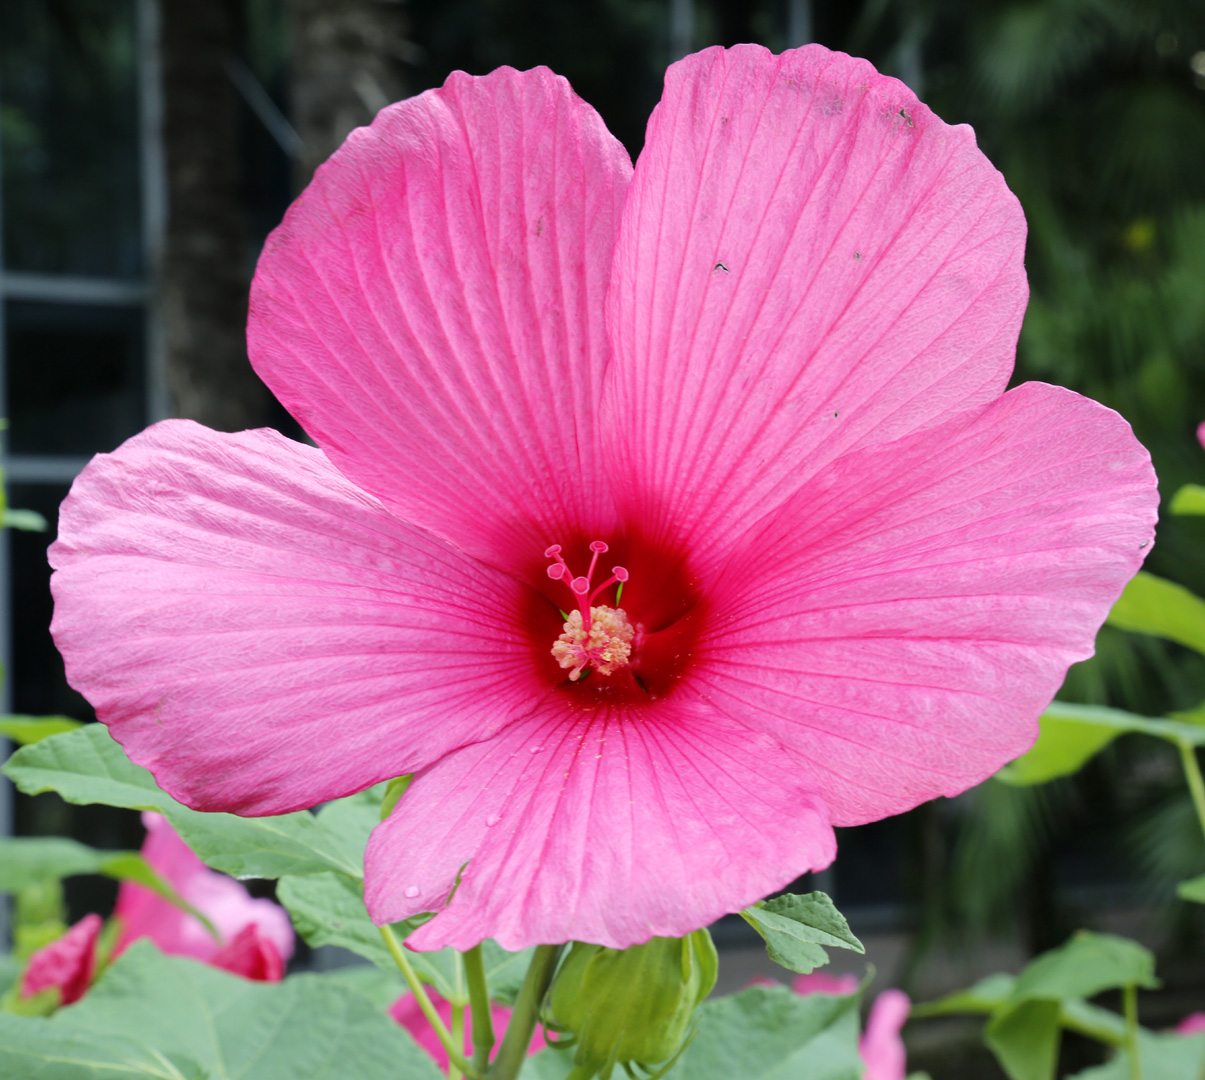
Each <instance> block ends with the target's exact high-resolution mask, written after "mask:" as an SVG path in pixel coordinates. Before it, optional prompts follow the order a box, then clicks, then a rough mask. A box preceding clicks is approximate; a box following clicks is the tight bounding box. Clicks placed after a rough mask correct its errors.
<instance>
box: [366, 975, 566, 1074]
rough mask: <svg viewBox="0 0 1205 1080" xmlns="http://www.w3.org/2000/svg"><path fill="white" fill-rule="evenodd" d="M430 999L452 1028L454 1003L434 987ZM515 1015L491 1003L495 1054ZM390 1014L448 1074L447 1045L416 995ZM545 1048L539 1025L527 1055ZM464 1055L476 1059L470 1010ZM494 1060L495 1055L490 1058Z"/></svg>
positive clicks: (406, 997)
mask: <svg viewBox="0 0 1205 1080" xmlns="http://www.w3.org/2000/svg"><path fill="white" fill-rule="evenodd" d="M427 996H428V997H429V998H430V999H431V1004H432V1005H434V1006H435V1011H436V1012H437V1013H439V1018H440V1019H441V1020H442V1021H443V1022H444V1025H445V1026H446V1027H448V1028H449V1030H450V1029H451V1025H452V1003H451V1002H450V1001H448V1000H447V999H446V998H445V997H443V996H442V995H441V994H439V993H438V992H437V991H435V990H433V989H431V988H430V987H428V988H427ZM511 1012H512V1010H511V1009H508V1008H507V1007H506V1006H505V1005H498V1004H495V1003H493V1002H491V1003H490V1016H491V1017H492V1019H493V1022H494V1038H495V1040H496V1041H495V1043H494V1053H497V1051H498V1045H499V1044H500V1043H501V1042H502V1036H503V1035H505V1034H506V1025H507V1024H509V1023H510V1015H511ZM389 1015H390V1016H392V1017H393V1018H394V1019H395V1020H396V1021H397V1022H398V1023H399V1024H401V1025H402V1027H404V1028H405V1029H406V1030H407V1031H408V1032H410V1034H411V1035H413V1036H414V1041H415V1042H417V1043H418V1045H419V1046H421V1047H422V1048H423V1049H424V1050H426V1051H427V1053H428V1054H430V1055H431V1056H432V1057H433V1058H434V1059H435V1062H436V1064H437V1065H438V1066H439V1067H440V1068H441V1069H443V1070H444V1071H447V1068H448V1052H447V1050H445V1049H444V1046H443V1043H441V1042H440V1041H439V1037H438V1036H437V1035H436V1034H435V1029H434V1028H433V1027H432V1026H431V1025H430V1024H429V1023H427V1018H426V1017H425V1016H423V1012H422V1010H421V1009H420V1008H419V1007H418V1002H417V1001H415V1000H414V995H413V994H403V995H402V996H401V997H400V998H398V999H397V1001H395V1002H394V1003H393V1005H391V1006H390V1008H389ZM543 1048H544V1028H543V1026H541V1025H537V1026H536V1030H535V1034H534V1035H532V1037H531V1046H530V1047H529V1048H528V1051H527V1053H528V1055H529V1056H530V1055H531V1054H534V1053H536V1052H538V1051H540V1050H542V1049H543ZM464 1052H465V1056H466V1057H469V1058H471V1057H472V1056H473V1016H472V1012H471V1011H470V1010H469V1009H465V1014H464ZM490 1060H491V1061H492V1060H493V1054H491V1055H490Z"/></svg>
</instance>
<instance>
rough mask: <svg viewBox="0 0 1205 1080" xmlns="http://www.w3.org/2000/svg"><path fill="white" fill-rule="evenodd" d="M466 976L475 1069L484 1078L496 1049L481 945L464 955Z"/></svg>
mask: <svg viewBox="0 0 1205 1080" xmlns="http://www.w3.org/2000/svg"><path fill="white" fill-rule="evenodd" d="M464 974H465V979H466V980H467V982H468V984H469V1008H470V1009H471V1010H472V1016H473V1068H475V1069H476V1070H477V1071H478V1072H479V1073H481V1074H482V1075H483V1076H484V1075H485V1073H486V1071H487V1070H488V1069H489V1067H490V1051H491V1050H493V1048H494V1018H493V1016H492V1015H491V1013H490V992H489V986H488V984H487V983H486V981H485V961H484V959H482V956H481V946H480V945H474V946H473V947H472V948H471V949H469V951H468V952H466V953H465V954H464Z"/></svg>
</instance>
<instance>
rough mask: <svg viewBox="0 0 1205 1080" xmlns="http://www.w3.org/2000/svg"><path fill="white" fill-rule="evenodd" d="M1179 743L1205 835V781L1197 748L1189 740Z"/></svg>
mask: <svg viewBox="0 0 1205 1080" xmlns="http://www.w3.org/2000/svg"><path fill="white" fill-rule="evenodd" d="M1177 743H1178V744H1179V747H1180V760H1181V761H1182V762H1183V763H1184V778H1185V779H1186V780H1187V781H1188V790H1189V792H1191V794H1192V803H1193V806H1195V807H1196V808H1197V820H1198V821H1199V822H1200V823H1201V832H1202V833H1205V780H1202V778H1201V766H1200V765H1199V764H1198V763H1197V751H1196V747H1194V746H1193V745H1192V743H1190V742H1188V741H1187V740H1183V741H1181V740H1177Z"/></svg>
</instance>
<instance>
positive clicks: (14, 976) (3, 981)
mask: <svg viewBox="0 0 1205 1080" xmlns="http://www.w3.org/2000/svg"><path fill="white" fill-rule="evenodd" d="M23 967H24V965H23V964H22V963H21V961H20V960H18V959H17V958H16V957H15V956H14V955H13V954H12V953H0V994H4V993H5V992H6V991H7V990H8V988H9V987H10V986H13V985H15V984H16V982H17V980H18V979H19V978H21V971H22V968H23Z"/></svg>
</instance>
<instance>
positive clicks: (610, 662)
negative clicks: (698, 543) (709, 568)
mask: <svg viewBox="0 0 1205 1080" xmlns="http://www.w3.org/2000/svg"><path fill="white" fill-rule="evenodd" d="M583 546H587V545H583ZM572 547H573V546H572V545H570V546H569V547H568V551H569V553H570V554H569V558H568V559H567V558H566V555H565V554H564V553H565V552H566V550H567V549H566V548H563V547H562V546H561V545H560V544H553V545H552V546H551V547H549V548H548V549H547V550H546V551H545V552H544V557H545V558H546V559H551V560H552V564H551V565H549V566H546V567H545V570H546V573H547V580H548V581H549V582H550V583H551V582H558V583H560V584H559V586H558V587H557V588H555V589H545V588H540V589H539V592H540V593H541V594H542V595H543V596H544V597H546V598H547V600H548V601H549V605H550V609H551V610H550V609H549V608H543V607H542V606H540V607H539V610H536V611H533V613H532V614H533V620H532V630H533V635H532V639H533V645H535V646H536V648H537V650H538V651H539V653H541V654H542V658H540V657H537V663H538V665H539V666H540V667H541V668H542V669H543V670H544V671H546V672H547V676H548V678H549V681H550V682H552V683H554V684H559V685H561V686H562V687H563V688H564V690H565V691H566V692H570V693H573V694H575V695H577V696H579V697H580V698H581V699H582V703H583V704H586V703H588V702H589V701H590V700H591V699H595V700H598V699H605V700H607V701H610V702H633V703H636V702H648V701H649V700H656V699H657V698H661V697H664V696H665V695H666V694H667V693H669V691H670V690H671V689H672V687H673V685H674V684H675V683H676V682H677V681H678V680H679V679H681V677H682V676H683V675H684V674H685V673H686V672H687V670H688V669H689V667H690V664H691V660H692V654H693V650H694V645H695V641H696V639H697V637H698V631H699V627H700V623H701V619H702V615H703V604H702V602H701V596H700V593H699V590H698V588H697V587H696V586H695V585H694V583H693V582H691V581H690V579H689V577H688V575H687V574H686V572H685V569H684V568H685V560H684V559H683V558H682V557H681V556H680V555H679V554H678V553H675V552H668V551H662V550H660V549H658V548H657V547H656V546H655V545H650V544H648V543H647V542H642V540H641V539H640V538H638V537H632V536H625V537H623V538H620V539H617V540H616V543H615V548H617V549H618V553H619V554H621V555H622V556H623V565H617V566H613V567H612V568H611V573H610V576H607V577H605V578H604V579H603V580H602V581H601V582H599V583H598V584H595V580H596V578H602V577H603V575H602V574H601V573H596V571H597V570H598V562H599V557H600V556H602V555H604V554H606V553H607V552H608V551H612V553H613V554H614V553H616V552H614V551H613V549H612V547H611V545H608V544H607V543H605V542H603V541H601V540H594V541H592V542H591V543H590V544H589V545H588V550H589V553H590V561H589V566H588V568H587V569H586V572H585V573H584V574H581V575H574V573H573V571H572V570H571V568H570V560H572V559H573V554H572ZM580 565H581V564H580V563H579V566H580ZM533 584H534V582H533ZM564 590H568V592H567V593H566V592H565V591H564ZM567 600H571V601H572V603H567V602H566V601H567ZM550 615H553V616H554V617H555V619H556V621H555V622H554V621H553V619H552V618H550V617H549V616H550ZM558 624H559V625H558ZM545 634H546V635H547V636H544V635H545Z"/></svg>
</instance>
